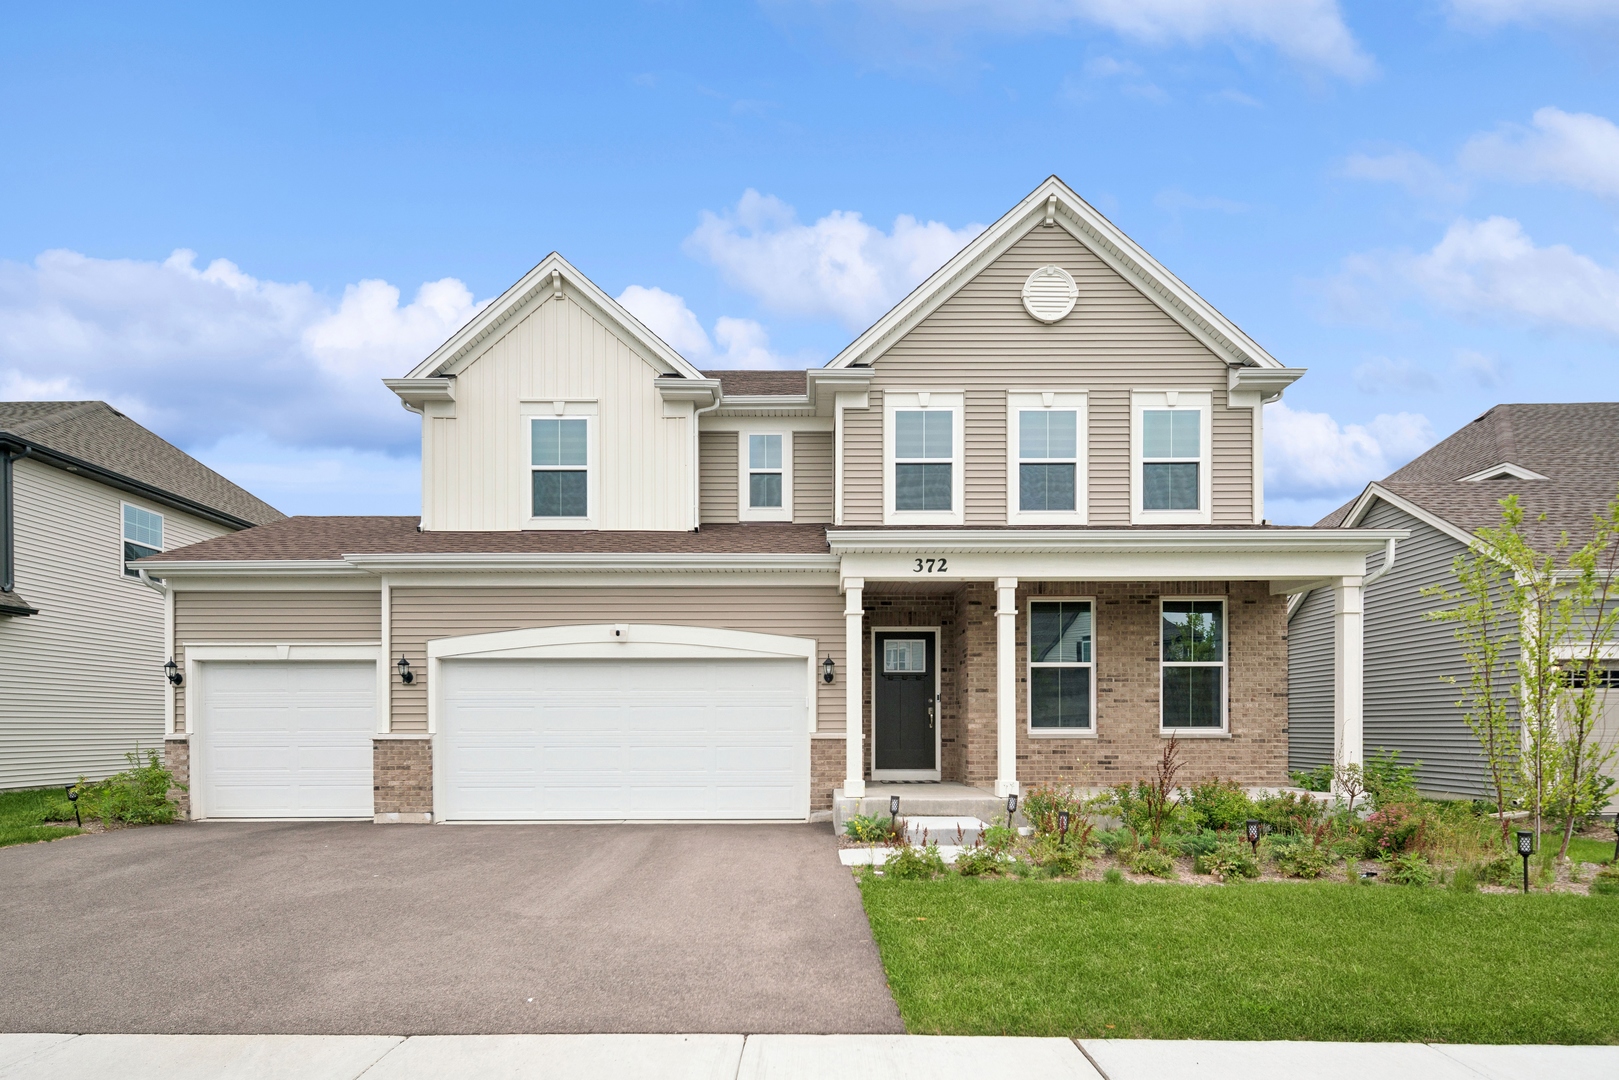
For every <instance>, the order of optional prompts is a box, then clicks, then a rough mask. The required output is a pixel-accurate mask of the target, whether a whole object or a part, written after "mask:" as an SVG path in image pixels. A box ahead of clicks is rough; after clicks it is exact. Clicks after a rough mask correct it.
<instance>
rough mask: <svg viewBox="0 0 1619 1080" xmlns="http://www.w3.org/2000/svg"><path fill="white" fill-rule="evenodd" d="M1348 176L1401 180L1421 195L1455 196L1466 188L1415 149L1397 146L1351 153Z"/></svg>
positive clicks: (1395, 181)
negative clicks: (1382, 151)
mask: <svg viewBox="0 0 1619 1080" xmlns="http://www.w3.org/2000/svg"><path fill="white" fill-rule="evenodd" d="M1343 173H1344V175H1345V176H1348V177H1351V178H1353V179H1356V180H1372V181H1377V182H1380V183H1392V184H1399V185H1400V186H1401V187H1403V188H1405V189H1406V190H1407V191H1409V192H1410V193H1411V194H1413V195H1417V196H1420V197H1422V198H1438V199H1445V200H1447V201H1449V200H1455V199H1460V198H1461V197H1462V196H1464V195H1466V194H1467V188H1466V187H1465V186H1463V185H1462V184H1459V183H1457V182H1456V181H1455V180H1453V179H1451V178H1450V176H1449V175H1448V174H1446V172H1445V170H1444V169H1442V168H1440V167H1439V166H1438V165H1436V164H1434V163H1433V162H1432V161H1430V160H1428V159H1427V158H1425V157H1423V156H1422V155H1421V154H1419V153H1417V152H1416V151H1415V150H1395V151H1393V152H1392V153H1388V154H1377V155H1373V154H1351V155H1349V159H1348V160H1347V161H1345V162H1344V167H1343Z"/></svg>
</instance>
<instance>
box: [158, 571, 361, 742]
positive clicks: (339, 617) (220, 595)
mask: <svg viewBox="0 0 1619 1080" xmlns="http://www.w3.org/2000/svg"><path fill="white" fill-rule="evenodd" d="M174 640H175V646H174V659H175V661H176V662H177V663H179V664H180V665H182V666H184V664H185V646H186V643H187V642H191V643H195V644H209V645H218V644H228V643H236V642H241V643H247V642H251V643H253V644H256V645H280V644H287V643H292V642H299V641H323V642H332V641H378V642H380V641H381V640H382V593H381V591H380V589H379V590H376V591H372V592H335V591H333V592H327V591H324V590H322V591H315V590H311V591H308V592H258V591H245V590H244V591H241V592H195V591H189V590H184V589H182V590H179V591H177V592H176V593H175V594H174ZM174 726H175V730H176V731H182V732H183V731H185V730H186V712H185V688H184V687H181V688H180V689H179V690H177V691H176V692H175V695H174Z"/></svg>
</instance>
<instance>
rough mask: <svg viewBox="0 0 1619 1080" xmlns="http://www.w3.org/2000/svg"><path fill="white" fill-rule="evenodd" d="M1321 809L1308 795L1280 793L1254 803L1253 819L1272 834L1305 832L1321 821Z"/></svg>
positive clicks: (1292, 792)
mask: <svg viewBox="0 0 1619 1080" xmlns="http://www.w3.org/2000/svg"><path fill="white" fill-rule="evenodd" d="M1322 814H1323V808H1322V806H1321V804H1320V803H1319V802H1317V801H1316V800H1315V799H1312V798H1311V797H1310V796H1308V795H1300V794H1299V793H1298V792H1296V791H1281V792H1277V793H1276V794H1275V795H1267V796H1265V797H1264V798H1262V799H1258V800H1255V802H1254V817H1256V818H1258V819H1259V820H1260V821H1263V822H1264V823H1265V824H1266V825H1268V826H1269V827H1270V831H1271V832H1273V833H1299V832H1305V831H1307V830H1308V829H1310V828H1311V827H1312V826H1314V825H1315V824H1316V823H1317V822H1318V821H1320V820H1321V817H1322Z"/></svg>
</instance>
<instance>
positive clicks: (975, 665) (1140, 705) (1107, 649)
mask: <svg viewBox="0 0 1619 1080" xmlns="http://www.w3.org/2000/svg"><path fill="white" fill-rule="evenodd" d="M1030 596H1090V597H1094V598H1095V627H1094V631H1093V632H1094V635H1095V637H1094V655H1095V658H1096V660H1095V664H1096V666H1095V669H1094V670H1095V678H1096V716H1095V718H1094V730H1095V731H1096V737H1094V738H1060V737H1059V738H1051V737H1044V738H1041V737H1032V736H1031V735H1030V734H1029V730H1028V668H1027V666H1026V664H1027V661H1028V602H1029V597H1030ZM1166 596H1168V597H1174V596H1224V597H1226V613H1227V615H1226V619H1227V625H1226V634H1227V647H1226V653H1227V666H1228V674H1227V680H1228V681H1227V690H1228V706H1227V707H1228V710H1229V716H1230V724H1229V728H1230V737H1229V738H1183V739H1180V740H1179V745H1180V748H1181V754H1180V758H1181V761H1182V762H1183V763H1184V764H1183V768H1182V771H1181V780H1182V781H1184V782H1188V783H1190V782H1194V781H1197V780H1201V779H1208V778H1212V777H1217V776H1218V777H1223V778H1226V779H1230V780H1235V781H1237V782H1238V783H1240V784H1244V785H1249V786H1265V785H1281V784H1285V783H1287V598H1286V597H1284V596H1272V595H1270V590H1269V588H1268V587H1267V585H1266V583H1265V582H1258V581H1233V582H1143V583H1118V582H1113V583H1096V584H1083V583H1068V582H1025V583H1022V584H1020V585H1019V587H1018V591H1017V600H1018V618H1017V709H1018V712H1017V716H1018V749H1017V756H1018V780H1019V781H1020V782H1021V783H1023V784H1025V785H1028V784H1035V783H1042V782H1044V783H1070V784H1074V785H1076V786H1079V787H1102V786H1109V785H1112V784H1118V783H1125V782H1128V781H1132V780H1137V779H1144V778H1145V777H1146V776H1147V775H1148V773H1149V772H1150V771H1151V769H1152V767H1153V765H1154V763H1155V762H1156V761H1157V760H1158V757H1159V755H1160V754H1161V753H1162V751H1163V747H1164V743H1165V741H1166V739H1165V737H1164V736H1162V735H1160V734H1159V729H1158V697H1159V665H1158V629H1159V622H1158V620H1159V609H1158V602H1159V599H1160V598H1161V597H1166ZM959 602H960V604H961V607H962V620H961V622H962V631H963V633H962V636H963V638H964V645H965V653H966V659H965V664H964V667H963V670H962V684H963V700H964V702H965V709H966V717H965V725H964V726H965V729H966V738H967V746H966V770H965V775H964V777H963V779H965V780H966V782H968V783H971V784H974V785H976V786H979V787H984V788H990V787H993V786H994V783H995V773H996V762H995V732H996V721H995V596H994V588H993V586H992V585H991V584H989V583H983V584H978V583H974V584H969V585H968V586H966V587H965V588H964V589H963V590H962V592H961V593H960V595H959Z"/></svg>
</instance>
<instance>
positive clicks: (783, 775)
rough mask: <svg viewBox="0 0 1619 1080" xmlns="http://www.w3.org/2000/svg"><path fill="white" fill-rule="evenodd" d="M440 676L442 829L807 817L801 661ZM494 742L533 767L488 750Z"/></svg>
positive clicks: (552, 665) (641, 664)
mask: <svg viewBox="0 0 1619 1080" xmlns="http://www.w3.org/2000/svg"><path fill="white" fill-rule="evenodd" d="M439 677H440V683H441V686H442V693H443V695H444V696H443V698H442V702H443V706H444V709H443V713H442V714H441V715H442V716H443V720H442V723H441V727H440V734H439V739H440V740H441V752H442V757H443V766H444V776H443V777H442V778H441V784H440V792H441V795H442V800H443V805H442V807H441V813H442V814H443V816H445V817H449V818H452V819H453V818H460V819H462V820H476V819H479V818H486V819H499V818H524V817H527V818H575V819H579V818H619V817H642V818H659V817H687V818H712V817H739V818H758V817H785V818H801V817H803V816H804V815H805V814H807V812H808V795H809V790H808V788H809V785H808V770H809V761H808V716H807V709H806V704H805V700H804V697H805V695H804V689H805V679H806V674H805V663H804V661H802V660H792V659H782V660H752V659H750V660H731V659H726V660H713V661H709V660H582V659H568V660H446V661H444V663H443V664H442V665H441V667H440V676H439ZM496 701H498V702H499V705H500V707H499V708H498V709H495V708H491V707H490V706H491V704H492V703H493V702H496ZM497 731H504V732H513V733H515V732H523V733H526V734H527V735H528V736H530V737H531V739H532V742H531V743H528V744H525V745H526V746H529V747H531V749H526V750H525V751H524V753H526V754H528V755H529V756H528V757H526V758H524V759H523V760H521V761H519V760H518V756H519V755H518V754H517V753H516V752H515V750H513V751H509V752H507V753H504V754H501V753H496V752H494V749H495V746H496V744H495V743H493V742H492V741H491V740H493V739H494V738H496V737H497V736H496V735H495V734H494V733H495V732H497ZM506 745H507V746H515V744H513V743H508V744H506ZM497 777H498V779H499V782H500V783H501V785H502V786H501V787H500V788H499V792H500V794H499V797H497V796H496V793H495V792H496V789H495V787H494V785H495V783H496V781H497ZM524 790H526V791H527V792H528V795H527V805H526V806H523V805H519V803H520V802H521V800H522V798H523V797H522V796H521V794H520V793H521V792H522V791H524Z"/></svg>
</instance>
